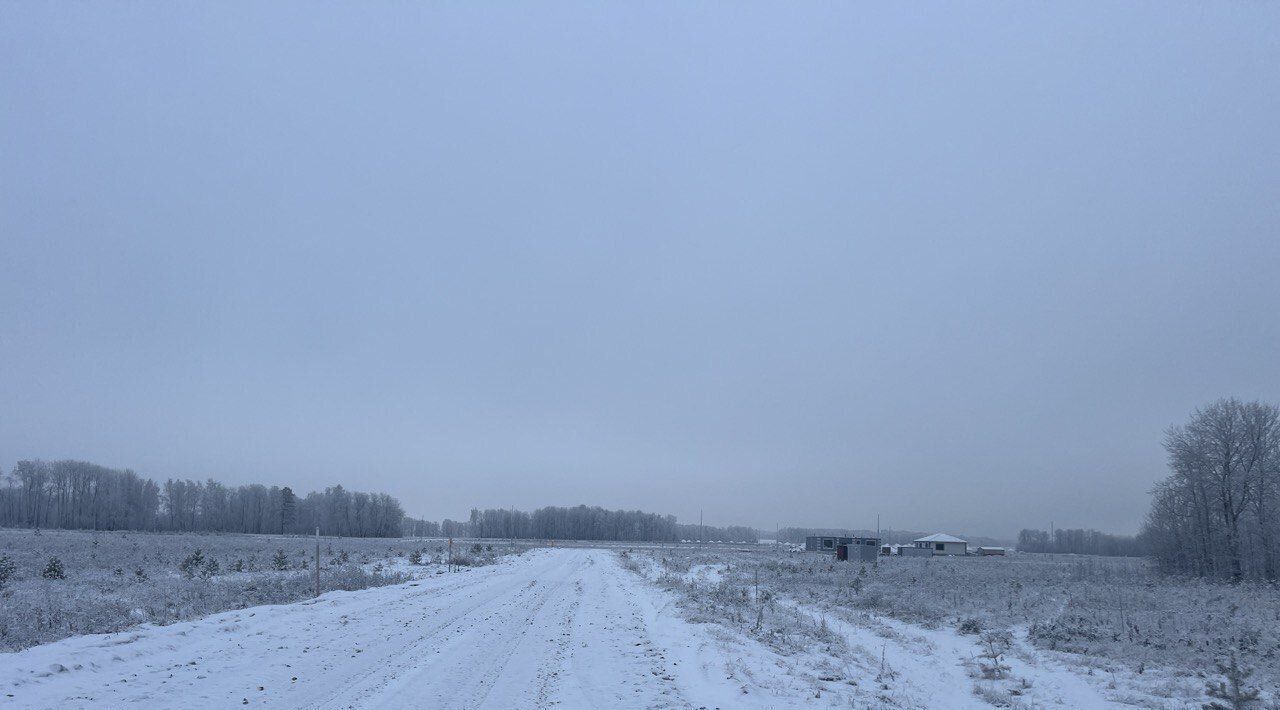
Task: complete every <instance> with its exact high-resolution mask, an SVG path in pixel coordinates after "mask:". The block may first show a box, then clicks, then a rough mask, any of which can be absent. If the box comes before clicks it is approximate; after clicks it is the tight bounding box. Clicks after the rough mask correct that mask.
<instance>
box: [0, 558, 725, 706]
mask: <svg viewBox="0 0 1280 710" xmlns="http://www.w3.org/2000/svg"><path fill="white" fill-rule="evenodd" d="M664 604H665V602H664V598H663V596H662V595H661V593H659V592H657V591H656V590H654V589H652V588H650V587H648V586H647V585H645V584H644V583H642V582H641V581H640V580H639V579H638V578H637V577H635V576H634V575H632V574H630V573H629V572H627V571H626V570H624V569H622V568H621V567H620V566H619V565H618V563H617V561H616V557H615V555H614V553H612V552H608V551H604V550H588V549H556V550H552V549H544V550H534V551H531V552H529V553H526V554H524V555H522V556H519V557H512V558H508V559H504V560H503V561H502V562H501V563H499V564H496V565H493V566H490V567H484V568H479V569H473V570H467V571H464V572H459V573H455V574H451V575H438V576H433V577H430V578H427V579H422V580H419V581H416V582H412V583H408V584H403V585H397V586H393V587H383V588H379V589H370V590H364V591H360V592H334V593H329V594H326V595H324V596H322V597H321V598H319V599H317V600H314V601H307V602H301V603H297V604H288V605H282V606H268V607H255V608H251V609H245V610H241V611H235V612H227V613H223V614H217V615H214V616H210V617H206V618H204V619H200V620H196V621H191V622H184V623H178V624H173V625H171V626H165V627H151V626H146V627H140V628H138V629H135V630H132V631H130V632H124V633H118V634H106V635H98V636H82V637H77V638H71V639H66V640H64V641H60V642H57V643H52V644H48V645H45V646H39V647H35V648H31V649H27V650H25V651H22V652H19V653H14V654H6V655H2V656H0V690H2V692H0V695H2V696H3V697H0V707H6V706H8V707H41V708H43V707H59V708H66V707H94V708H102V707H121V706H137V707H166V708H173V707H187V708H204V707H228V706H232V705H256V706H271V707H279V708H412V707H420V708H524V707H547V706H557V705H558V706H562V707H575V708H577V707H583V708H586V707H592V708H596V707H612V708H619V707H622V708H630V707H637V708H638V707H644V708H651V707H700V706H703V705H706V706H708V707H714V706H716V705H725V700H726V699H732V698H734V697H735V696H736V697H741V694H742V692H743V691H742V689H741V687H740V686H735V685H734V684H733V683H732V681H731V680H729V679H726V678H725V677H724V674H722V673H716V672H711V673H707V672H705V670H706V668H705V667H703V668H702V669H699V668H698V667H697V666H698V665H699V663H698V661H697V660H696V659H697V658H698V657H699V655H700V654H701V651H702V649H703V648H704V647H706V646H707V645H708V644H707V641H706V636H705V635H704V634H705V632H704V631H703V630H702V629H700V628H699V627H696V626H693V625H688V624H685V623H684V622H682V621H679V620H678V619H676V618H675V617H674V616H673V615H672V614H671V613H670V612H667V611H664V609H663V605H664ZM655 637H657V638H659V639H660V641H659V642H655ZM682 661H683V662H684V667H681V666H680V664H681V662H682ZM725 706H727V705H725Z"/></svg>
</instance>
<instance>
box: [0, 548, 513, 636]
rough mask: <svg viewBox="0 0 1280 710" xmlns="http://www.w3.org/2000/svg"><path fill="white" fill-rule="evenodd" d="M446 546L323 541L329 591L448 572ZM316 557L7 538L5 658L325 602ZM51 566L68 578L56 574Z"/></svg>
mask: <svg viewBox="0 0 1280 710" xmlns="http://www.w3.org/2000/svg"><path fill="white" fill-rule="evenodd" d="M445 544H446V543H445V541H443V540H413V539H401V538H395V539H386V538H325V539H322V540H321V542H320V566H321V575H320V584H321V588H322V589H324V590H337V589H342V590H348V591H351V590H356V589H366V588H369V587H375V586H381V585H386V584H395V583H398V582H403V581H405V580H407V579H409V576H411V575H413V574H417V573H419V572H424V571H438V570H440V569H443V563H444V561H445V559H446V549H445ZM523 549H527V546H525V545H512V544H508V543H501V542H494V541H489V542H485V543H483V544H482V543H470V542H468V543H465V544H459V545H457V546H456V548H455V558H456V560H457V561H459V562H462V563H463V564H466V565H482V564H487V563H488V562H490V561H492V560H494V559H496V558H497V557H499V556H501V555H503V554H509V553H511V552H515V551H519V550H523ZM315 551H316V542H315V540H314V539H312V538H300V537H283V536H278V535H234V534H229V535H228V534H223V535H212V534H196V533H183V534H155V533H136V532H127V533H125V532H80V531H65V530H45V531H41V532H39V533H37V532H35V531H32V530H0V651H6V650H18V649H22V648H26V647H28V646H32V645H35V644H39V643H48V642H50V641H56V640H58V639H61V638H66V637H68V636H75V635H78V634H92V633H105V632H109V631H120V630H123V629H126V628H129V627H131V626H136V625H138V624H141V623H154V624H167V623H172V622H174V621H182V620H185V619H192V618H196V617H198V616H203V615H205V614H211V613H215V612H220V611H227V610H229V609H241V608H245V607H249V606H254V605H259V604H280V603H284V602H290V601H297V600H300V599H305V598H308V597H311V596H313V595H314V593H315V577H314V570H315V568H314V564H315V561H314V555H315ZM415 552H416V553H417V554H416V555H415ZM55 560H56V565H53V561H55ZM415 563H416V564H415ZM51 565H53V566H55V567H56V568H57V569H58V570H59V574H60V576H59V574H53V573H47V571H48V570H50V568H51ZM5 568H7V569H9V570H11V571H10V572H9V573H8V574H7V575H6V574H5V573H4V569H5ZM0 658H3V657H2V656H0Z"/></svg>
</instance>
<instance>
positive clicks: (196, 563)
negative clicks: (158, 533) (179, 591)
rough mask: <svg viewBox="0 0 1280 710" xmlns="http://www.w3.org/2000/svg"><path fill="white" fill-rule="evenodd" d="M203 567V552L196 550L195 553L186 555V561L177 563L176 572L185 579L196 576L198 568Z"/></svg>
mask: <svg viewBox="0 0 1280 710" xmlns="http://www.w3.org/2000/svg"><path fill="white" fill-rule="evenodd" d="M203 566H204V551H203V550H201V549H200V548H198V547H197V548H196V551H195V552H193V553H191V554H190V555H187V557H186V559H184V560H183V561H182V562H179V563H178V571H179V572H181V573H182V575H183V576H184V577H186V578H187V579H191V578H192V577H194V576H196V573H197V572H199V571H200V568H201V567H203Z"/></svg>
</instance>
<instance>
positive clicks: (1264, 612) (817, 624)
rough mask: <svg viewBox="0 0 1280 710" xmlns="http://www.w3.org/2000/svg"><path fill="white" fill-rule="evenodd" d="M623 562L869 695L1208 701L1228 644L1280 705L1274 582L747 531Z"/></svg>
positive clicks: (1279, 622) (798, 666) (714, 617)
mask: <svg viewBox="0 0 1280 710" xmlns="http://www.w3.org/2000/svg"><path fill="white" fill-rule="evenodd" d="M623 563H624V564H625V565H626V566H628V567H629V568H631V569H633V570H635V571H636V572H637V573H638V574H641V575H643V576H645V577H647V578H648V579H650V580H652V581H654V582H655V583H656V584H658V585H659V586H661V587H663V588H665V589H667V590H669V591H670V592H671V593H672V594H674V595H675V596H676V598H677V599H678V600H679V601H678V606H679V607H680V609H681V611H682V614H683V615H684V616H685V617H686V618H688V619H691V620H695V621H702V622H706V623H708V624H714V625H717V626H719V627H722V628H724V629H725V630H726V632H727V633H731V634H737V635H739V636H742V637H746V638H750V639H753V640H756V641H758V642H759V643H760V644H761V645H763V646H765V647H768V648H771V649H775V650H777V651H779V652H780V653H781V654H783V655H784V656H786V657H787V658H788V659H789V661H790V662H792V665H793V672H792V674H793V675H795V676H797V677H806V673H807V675H808V676H809V677H812V676H813V675H815V673H814V671H815V670H816V675H818V676H819V678H818V680H819V681H821V680H822V678H823V677H825V678H828V679H832V680H831V681H827V682H824V683H819V684H818V685H820V686H821V688H822V689H823V692H824V693H838V694H843V695H845V696H847V697H848V698H849V700H850V702H852V703H853V704H854V705H856V706H859V707H862V706H864V705H871V706H874V705H875V704H876V702H880V703H883V704H884V705H885V706H887V707H920V708H931V707H989V706H991V705H996V706H1008V707H1110V706H1121V705H1124V706H1130V707H1151V708H1200V707H1201V705H1202V704H1203V703H1204V702H1206V700H1208V698H1206V695H1205V687H1206V683H1207V682H1209V681H1217V680H1222V679H1223V676H1222V674H1221V673H1219V672H1218V669H1217V667H1216V662H1217V661H1219V660H1222V659H1224V658H1227V657H1228V654H1230V653H1231V652H1235V653H1236V655H1237V656H1238V657H1239V658H1240V659H1241V661H1242V662H1243V664H1244V665H1245V666H1247V667H1248V668H1250V669H1251V670H1252V671H1253V675H1252V676H1251V677H1249V678H1248V679H1247V681H1246V686H1247V687H1250V688H1255V689H1258V690H1259V691H1261V699H1260V702H1259V703H1258V704H1257V707H1277V706H1280V705H1278V704H1280V671H1278V663H1280V658H1278V657H1277V656H1278V654H1280V594H1277V592H1276V590H1275V589H1274V588H1270V587H1263V586H1250V585H1241V586H1234V587H1233V586H1226V585H1221V584H1209V583H1203V582H1199V581H1195V580H1179V579H1173V578H1167V577H1160V576H1158V575H1155V574H1154V573H1152V572H1151V571H1150V570H1148V569H1147V567H1146V563H1145V562H1144V561H1142V560H1134V559H1118V558H1097V557H1078V556H1068V555H1017V554H1015V555H1012V556H1009V557H1003V558H978V557H962V558H924V559H922V558H887V559H885V558H882V559H881V560H880V561H879V563H878V564H862V563H857V562H855V563H848V562H837V561H835V560H834V558H832V557H831V556H826V555H818V554H812V553H797V552H792V551H785V550H781V549H778V550H768V549H767V548H761V547H758V546H757V547H746V546H742V547H739V548H737V549H721V550H710V551H699V550H697V549H683V550H668V551H648V550H645V551H641V550H636V551H633V552H629V553H626V554H624V555H623ZM997 656H998V659H997ZM837 680H843V682H845V683H848V684H849V685H851V686H852V685H853V684H854V683H856V687H855V688H842V687H840V685H839V684H838V683H837V682H836V681H837ZM815 692H816V691H815ZM1264 703H1266V704H1265V705H1264ZM1250 707H1253V706H1250Z"/></svg>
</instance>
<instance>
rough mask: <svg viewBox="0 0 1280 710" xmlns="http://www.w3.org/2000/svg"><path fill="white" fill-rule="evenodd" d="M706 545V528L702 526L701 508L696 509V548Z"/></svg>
mask: <svg viewBox="0 0 1280 710" xmlns="http://www.w3.org/2000/svg"><path fill="white" fill-rule="evenodd" d="M706 544H707V526H706V525H703V524H702V508H698V547H705V546H706Z"/></svg>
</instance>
